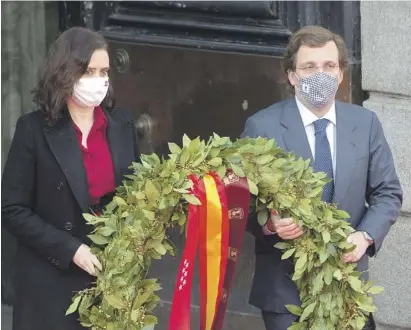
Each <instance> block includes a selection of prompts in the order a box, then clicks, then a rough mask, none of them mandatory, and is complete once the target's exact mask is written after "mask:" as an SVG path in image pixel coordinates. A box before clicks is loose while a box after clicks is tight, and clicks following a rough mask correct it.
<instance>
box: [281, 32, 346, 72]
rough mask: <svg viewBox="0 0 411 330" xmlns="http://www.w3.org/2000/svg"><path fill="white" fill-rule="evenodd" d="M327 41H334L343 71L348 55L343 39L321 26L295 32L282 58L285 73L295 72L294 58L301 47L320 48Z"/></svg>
mask: <svg viewBox="0 0 411 330" xmlns="http://www.w3.org/2000/svg"><path fill="white" fill-rule="evenodd" d="M329 41H334V43H335V45H336V46H337V49H338V57H339V66H340V69H341V70H342V71H344V70H345V69H346V68H347V67H348V54H347V49H346V47H345V44H344V40H343V38H342V37H341V36H339V35H338V34H335V33H333V32H331V31H329V30H327V29H325V28H323V27H321V26H306V27H303V28H301V29H300V30H298V31H297V32H295V33H294V34H293V35H292V36H291V38H290V41H289V43H288V46H287V48H286V50H285V52H284V56H283V70H284V71H285V73H286V74H287V73H288V71H289V70H291V71H295V65H296V63H295V62H296V56H297V52H298V50H299V49H300V47H301V46H307V47H313V48H315V47H322V46H324V45H325V44H326V43H327V42H329Z"/></svg>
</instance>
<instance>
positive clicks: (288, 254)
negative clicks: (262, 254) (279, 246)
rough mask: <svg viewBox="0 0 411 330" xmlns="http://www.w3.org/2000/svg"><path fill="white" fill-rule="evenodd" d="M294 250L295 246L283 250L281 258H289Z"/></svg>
mask: <svg viewBox="0 0 411 330" xmlns="http://www.w3.org/2000/svg"><path fill="white" fill-rule="evenodd" d="M294 252H295V248H293V249H290V250H287V251H285V252H284V253H283V255H282V256H281V259H282V260H285V259H288V258H290V257H291V256H292V255H293V254H294Z"/></svg>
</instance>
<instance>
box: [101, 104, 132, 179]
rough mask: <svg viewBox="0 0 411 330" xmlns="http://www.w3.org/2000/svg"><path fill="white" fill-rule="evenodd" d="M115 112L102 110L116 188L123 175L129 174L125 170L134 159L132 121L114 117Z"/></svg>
mask: <svg viewBox="0 0 411 330" xmlns="http://www.w3.org/2000/svg"><path fill="white" fill-rule="evenodd" d="M115 111H116V110H113V111H112V112H109V111H106V110H104V113H105V115H106V118H107V120H108V126H107V141H108V144H109V148H110V153H111V157H112V160H113V165H114V171H115V180H116V187H118V186H119V185H121V184H122V181H123V180H124V175H125V174H128V173H130V174H131V171H128V170H127V169H128V168H129V167H130V166H131V163H132V162H133V161H135V159H134V144H133V134H132V132H133V124H134V123H133V121H128V120H125V119H123V118H122V116H116V113H115Z"/></svg>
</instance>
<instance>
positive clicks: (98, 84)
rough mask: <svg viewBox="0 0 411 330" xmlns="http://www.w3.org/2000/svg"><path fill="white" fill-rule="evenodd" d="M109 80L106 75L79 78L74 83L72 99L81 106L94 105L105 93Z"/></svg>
mask: <svg viewBox="0 0 411 330" xmlns="http://www.w3.org/2000/svg"><path fill="white" fill-rule="evenodd" d="M108 85H109V81H108V78H106V77H90V78H80V79H79V80H78V81H77V82H76V84H75V85H74V90H73V99H74V101H75V102H76V103H77V104H79V105H80V106H83V107H96V106H98V105H100V103H101V102H102V101H103V100H104V98H105V97H106V95H107V90H108Z"/></svg>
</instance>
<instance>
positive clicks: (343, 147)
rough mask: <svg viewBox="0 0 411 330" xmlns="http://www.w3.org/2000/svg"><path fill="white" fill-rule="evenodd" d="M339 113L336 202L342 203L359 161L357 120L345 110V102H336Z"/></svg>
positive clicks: (336, 109)
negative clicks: (356, 141)
mask: <svg viewBox="0 0 411 330" xmlns="http://www.w3.org/2000/svg"><path fill="white" fill-rule="evenodd" d="M335 111H336V115H337V150H336V152H337V157H336V159H337V166H336V174H335V188H334V189H335V193H334V200H333V201H334V202H335V203H341V201H342V200H343V199H344V195H345V192H346V191H347V188H348V186H349V184H350V181H351V176H352V171H353V170H354V167H355V163H356V161H357V153H356V146H355V140H354V137H355V134H354V133H353V132H354V131H355V129H356V125H355V120H351V118H350V114H349V113H348V112H345V111H344V109H343V104H341V103H339V102H336V105H335Z"/></svg>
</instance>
